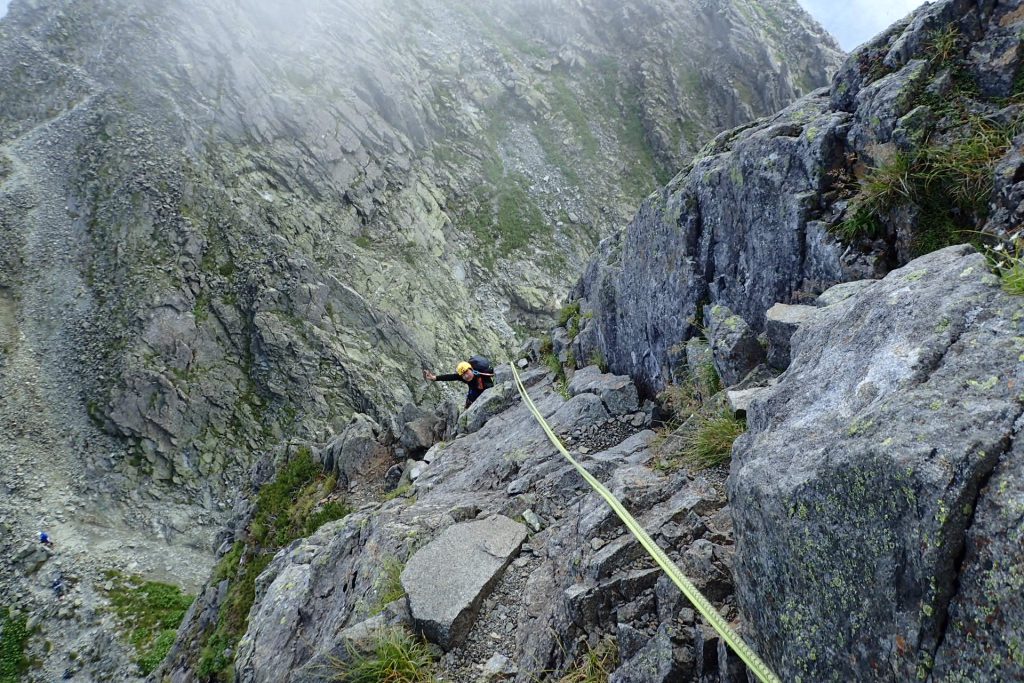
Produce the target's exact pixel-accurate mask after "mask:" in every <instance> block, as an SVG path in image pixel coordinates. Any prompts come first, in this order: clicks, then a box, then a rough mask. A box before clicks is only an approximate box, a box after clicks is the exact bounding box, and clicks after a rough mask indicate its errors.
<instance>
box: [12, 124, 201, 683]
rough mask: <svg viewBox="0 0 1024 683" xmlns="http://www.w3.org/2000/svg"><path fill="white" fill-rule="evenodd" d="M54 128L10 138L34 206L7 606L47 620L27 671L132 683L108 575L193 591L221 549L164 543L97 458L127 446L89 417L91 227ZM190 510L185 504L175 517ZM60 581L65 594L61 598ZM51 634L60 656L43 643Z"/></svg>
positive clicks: (145, 511)
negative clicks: (41, 541) (63, 175)
mask: <svg viewBox="0 0 1024 683" xmlns="http://www.w3.org/2000/svg"><path fill="white" fill-rule="evenodd" d="M51 124H52V125H57V124H54V123H53V122H51ZM53 132H54V131H53V130H52V128H51V126H43V127H40V128H39V129H36V130H35V131H33V132H31V133H29V134H28V135H27V136H25V137H23V138H21V139H20V140H19V141H18V143H17V144H16V146H9V147H0V154H2V155H4V156H5V157H6V158H7V159H9V160H10V164H11V169H12V172H11V174H10V175H9V176H8V177H7V179H6V180H5V181H4V182H3V184H2V185H0V201H2V202H3V203H4V205H5V206H7V205H10V204H12V203H15V202H16V203H17V204H18V205H19V206H20V207H28V211H26V212H25V213H24V214H22V216H23V218H22V219H21V222H20V224H18V225H16V226H15V234H16V235H17V238H18V239H19V241H20V243H18V244H10V245H8V248H11V249H14V250H17V251H18V255H19V256H20V260H21V272H20V273H18V274H14V276H13V277H12V278H11V280H12V281H13V285H14V286H13V287H10V288H3V287H0V551H2V553H0V554H2V559H0V606H2V607H8V606H12V607H17V608H18V609H20V610H22V611H23V612H24V613H26V614H27V615H29V617H30V618H31V619H32V620H33V621H34V622H35V621H38V623H39V628H40V632H39V635H38V636H37V637H34V638H33V639H32V641H31V642H30V646H29V647H30V654H31V655H32V656H36V657H38V658H39V659H40V660H41V661H42V663H43V664H42V666H41V668H38V669H35V670H33V672H32V673H31V674H30V680H41V681H42V680H45V681H52V680H58V679H60V678H62V677H66V676H67V674H68V673H69V672H70V674H71V676H70V677H69V678H67V680H83V681H84V680H93V679H94V677H95V676H97V675H102V674H104V673H105V674H107V675H113V676H114V677H115V679H116V680H131V679H133V678H135V676H134V671H133V670H134V666H133V665H132V664H130V662H129V660H128V657H130V656H131V653H128V652H126V651H125V649H124V648H123V647H122V646H120V644H118V643H116V642H112V640H111V639H110V637H109V633H110V632H111V628H112V623H111V622H110V617H109V615H105V613H104V608H105V606H106V599H105V598H104V597H103V596H102V594H101V593H100V592H98V591H97V588H96V587H97V586H98V585H102V584H103V583H104V582H105V580H106V579H105V577H104V575H103V572H104V571H105V570H107V569H118V570H121V571H126V572H131V573H136V574H141V575H143V576H144V577H146V578H148V579H154V580H160V581H165V582H168V583H173V584H176V585H178V586H180V587H182V588H183V589H185V590H186V591H189V592H193V593H194V592H195V591H197V590H198V589H199V587H200V586H201V585H202V583H203V582H204V581H205V579H206V577H207V576H208V574H209V570H210V567H211V566H212V563H213V553H212V550H211V549H197V548H193V547H188V546H183V545H180V544H179V545H173V544H169V543H167V542H166V541H165V538H164V537H165V536H167V533H166V532H165V531H164V532H163V533H161V531H162V530H163V527H162V525H161V524H159V523H158V522H157V520H158V519H159V514H158V513H157V514H154V512H155V509H154V508H155V506H154V505H152V504H148V503H147V505H145V506H134V505H132V504H131V500H132V496H131V493H132V492H128V491H123V492H118V491H117V488H116V485H111V480H110V479H107V480H106V481H104V480H102V479H101V478H100V477H99V476H98V475H97V474H96V472H97V471H98V468H96V467H95V466H94V464H95V463H98V462H104V461H106V462H110V461H112V460H113V458H114V457H115V455H114V454H115V453H116V451H117V444H116V443H113V442H112V440H111V439H110V438H109V437H107V436H106V435H105V434H103V433H102V432H101V431H100V430H99V429H97V428H96V426H94V425H93V424H92V423H91V421H90V420H89V417H88V415H87V412H86V409H85V405H84V402H83V400H82V398H81V394H80V391H81V387H82V385H81V381H80V375H79V374H78V373H77V372H76V370H78V368H79V367H80V365H79V364H78V355H79V354H80V352H81V350H80V348H78V344H77V342H76V337H77V335H76V334H75V331H76V330H78V329H81V326H82V325H83V323H85V322H86V321H87V318H88V316H89V315H90V313H91V308H92V305H93V302H92V299H91V295H90V291H89V288H88V286H87V284H86V283H85V282H84V281H83V279H82V277H81V275H80V268H79V265H78V264H79V258H80V255H79V252H80V250H81V249H82V245H81V240H82V239H83V237H82V236H81V235H80V234H76V232H78V231H80V230H81V228H80V227H79V226H78V225H76V222H75V216H74V215H73V212H72V211H70V210H69V207H68V205H67V204H66V203H65V200H64V197H66V196H67V195H68V193H67V192H66V190H65V188H64V187H63V186H62V184H61V183H60V182H59V181H58V180H57V178H58V177H60V165H61V164H62V163H63V161H62V160H61V159H60V158H59V156H58V155H57V154H56V153H54V152H49V151H46V150H48V149H52V148H53V146H54V143H53V141H52V138H50V136H51V135H52V134H53ZM48 138H49V139H48ZM19 276H20V277H19ZM178 507H179V508H180V506H178ZM182 513H183V511H182V510H181V509H177V510H175V517H176V518H180V517H181V516H182ZM40 531H46V532H47V533H48V534H49V535H50V537H51V538H52V539H53V541H54V542H55V546H54V548H53V551H52V554H51V556H50V558H49V559H48V560H47V561H46V562H45V563H43V564H42V566H40V567H39V568H38V569H37V570H35V571H29V570H28V569H27V567H26V566H25V565H24V563H23V562H22V561H21V559H20V556H21V555H22V554H24V553H25V552H28V551H31V550H32V549H33V546H34V545H38V542H37V535H38V533H39V532H40ZM58 582H61V583H62V584H63V586H64V589H65V590H66V591H67V592H66V594H65V595H64V596H63V597H59V598H58V596H57V593H58V592H60V591H59V590H54V586H55V585H57V584H58ZM47 641H49V643H51V644H52V648H53V649H52V652H51V653H49V654H47V653H45V652H43V651H42V650H41V649H40V650H39V651H38V652H36V651H35V649H36V648H41V646H42V644H43V643H45V642H47ZM97 648H99V650H97ZM72 652H75V653H77V654H79V655H81V654H84V653H87V652H88V653H91V654H92V655H94V656H98V657H99V661H98V662H91V663H89V664H80V663H78V662H79V661H80V660H82V659H84V658H83V657H80V656H79V657H75V658H74V660H72V659H71V658H69V654H70V653H72Z"/></svg>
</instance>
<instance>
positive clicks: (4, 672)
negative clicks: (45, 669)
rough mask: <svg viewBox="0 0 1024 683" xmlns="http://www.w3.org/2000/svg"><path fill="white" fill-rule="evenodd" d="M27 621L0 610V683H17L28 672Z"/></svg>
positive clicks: (20, 616) (19, 616) (22, 617)
mask: <svg viewBox="0 0 1024 683" xmlns="http://www.w3.org/2000/svg"><path fill="white" fill-rule="evenodd" d="M28 636H29V631H28V619H26V618H25V617H24V616H23V615H15V614H12V613H10V612H8V610H7V609H6V608H0V683H18V681H20V680H22V677H23V676H24V674H25V672H27V671H28V668H29V661H28V659H27V658H26V657H25V645H26V644H27V643H28Z"/></svg>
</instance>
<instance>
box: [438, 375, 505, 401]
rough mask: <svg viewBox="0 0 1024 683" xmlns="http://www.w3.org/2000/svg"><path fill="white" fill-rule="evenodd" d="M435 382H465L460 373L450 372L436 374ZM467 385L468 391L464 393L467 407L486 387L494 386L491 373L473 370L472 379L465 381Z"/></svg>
mask: <svg viewBox="0 0 1024 683" xmlns="http://www.w3.org/2000/svg"><path fill="white" fill-rule="evenodd" d="M434 381H435V382H466V380H464V379H462V375H456V374H455V373H452V374H450V375H438V376H437V377H436V378H434ZM466 384H468V385H469V393H468V394H466V405H465V407H466V408H468V407H470V406H471V405H473V401H475V400H477V398H479V397H480V394H482V393H484V391H486V390H487V389H490V388H491V387H493V386H494V377H493V376H492V375H485V374H483V373H481V372H477V371H476V370H474V371H473V379H471V380H469V381H468V382H466Z"/></svg>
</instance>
